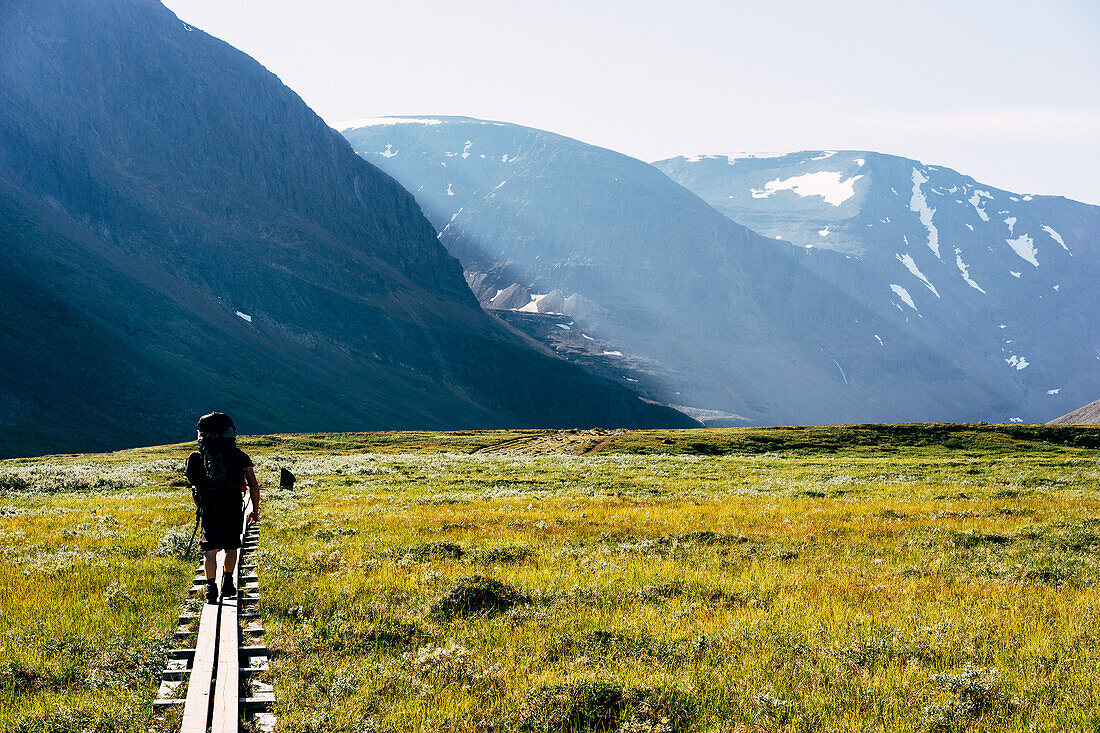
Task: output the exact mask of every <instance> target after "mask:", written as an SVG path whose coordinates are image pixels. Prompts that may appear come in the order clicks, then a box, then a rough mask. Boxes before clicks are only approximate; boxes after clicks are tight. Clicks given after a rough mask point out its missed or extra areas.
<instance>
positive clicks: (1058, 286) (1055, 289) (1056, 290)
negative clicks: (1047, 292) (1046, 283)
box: [1054, 284, 1062, 292]
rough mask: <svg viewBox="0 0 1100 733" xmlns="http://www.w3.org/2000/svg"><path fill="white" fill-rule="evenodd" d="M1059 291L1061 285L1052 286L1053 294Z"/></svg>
mask: <svg viewBox="0 0 1100 733" xmlns="http://www.w3.org/2000/svg"><path fill="white" fill-rule="evenodd" d="M1061 289H1062V285H1061V284H1058V285H1055V286H1054V291H1055V292H1058V291H1060V290H1061Z"/></svg>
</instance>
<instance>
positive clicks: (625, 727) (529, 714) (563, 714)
mask: <svg viewBox="0 0 1100 733" xmlns="http://www.w3.org/2000/svg"><path fill="white" fill-rule="evenodd" d="M694 711H695V704H694V702H693V701H692V700H691V699H690V698H689V697H688V696H687V695H686V694H685V693H683V692H681V691H680V690H656V689H652V688H631V689H626V688H623V686H622V685H619V684H618V683H615V682H609V681H602V680H584V681H578V682H569V683H565V684H557V685H547V686H544V687H543V688H541V689H540V690H537V691H536V692H534V693H533V694H532V695H531V696H530V697H528V699H527V701H526V702H525V703H524V704H523V706H522V708H521V709H520V727H521V728H523V729H524V730H531V731H538V732H539V733H566V732H568V733H572V732H573V731H610V730H619V731H621V732H624V733H625V732H626V731H629V732H630V733H641V732H642V731H645V732H647V733H674V732H675V731H680V730H684V729H686V728H688V727H689V725H690V723H691V720H692V717H693V716H694Z"/></svg>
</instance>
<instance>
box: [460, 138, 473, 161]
mask: <svg viewBox="0 0 1100 733" xmlns="http://www.w3.org/2000/svg"><path fill="white" fill-rule="evenodd" d="M472 146H473V143H472V142H471V141H469V140H467V141H466V144H465V145H464V146H462V158H463V160H465V159H466V158H469V157H470V148H471V147H472Z"/></svg>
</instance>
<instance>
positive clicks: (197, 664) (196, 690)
mask: <svg viewBox="0 0 1100 733" xmlns="http://www.w3.org/2000/svg"><path fill="white" fill-rule="evenodd" d="M223 562H224V559H223V558H222V557H221V555H219V557H218V569H217V575H215V576H214V577H216V578H218V580H219V581H220V580H221V570H222V567H223ZM219 610H220V609H219V607H218V605H217V604H214V603H207V604H205V605H203V607H202V614H201V616H200V617H199V633H198V638H197V639H196V640H195V657H194V661H193V662H192V664H191V679H190V680H189V681H188V683H187V698H186V702H185V703H184V706H183V720H182V721H181V722H180V733H206V730H207V727H208V724H209V721H210V694H211V691H210V687H211V682H212V680H213V678H214V659H215V655H216V649H215V643H216V641H217V635H218V611H219ZM234 666H236V665H234Z"/></svg>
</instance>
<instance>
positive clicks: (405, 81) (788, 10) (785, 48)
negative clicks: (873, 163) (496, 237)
mask: <svg viewBox="0 0 1100 733" xmlns="http://www.w3.org/2000/svg"><path fill="white" fill-rule="evenodd" d="M166 4H167V5H168V7H169V8H171V9H172V10H173V11H175V12H176V14H177V15H179V16H180V18H182V19H183V20H185V21H187V22H188V23H191V24H193V25H196V26H198V27H199V28H202V29H203V30H205V31H207V32H209V33H211V34H213V35H215V36H218V37H219V38H222V39H223V40H225V41H228V42H229V43H231V44H233V45H234V46H236V47H237V48H239V49H241V50H243V51H245V52H246V53H248V54H250V55H252V56H253V57H255V58H256V59H257V60H259V61H260V63H262V64H263V65H264V66H266V67H267V68H268V69H270V70H271V71H273V72H274V73H275V74H277V75H278V76H279V77H280V78H281V79H282V80H283V81H284V82H285V83H286V84H288V85H289V86H290V87H291V88H293V89H294V90H295V91H296V92H298V94H300V95H301V96H302V98H303V99H305V101H306V102H307V103H308V104H309V105H310V106H312V107H313V109H314V110H316V111H317V113H318V114H319V115H321V117H323V118H324V119H325V120H327V121H329V122H330V123H332V122H338V121H340V120H345V119H353V118H357V117H369V116H374V115H387V114H413V115H432V114H436V115H468V116H471V117H483V118H489V119H495V120H503V121H506V122H516V123H520V124H524V125H529V126H532V127H539V128H543V129H547V130H551V131H553V132H557V133H561V134H564V135H568V136H570V137H575V138H578V139H580V140H583V141H585V142H589V143H594V144H596V145H601V146H604V147H608V148H612V149H614V150H618V151H620V152H623V153H626V154H628V155H633V156H635V157H638V158H641V159H643V160H650V161H652V160H657V159H660V158H665V157H669V156H673V155H680V154H689V155H690V154H697V153H725V152H732V151H782V150H800V149H819V148H820V149H837V148H855V149H866V150H876V151H879V152H885V153H894V154H897V155H905V156H908V157H912V158H917V159H920V160H922V161H924V162H926V163H933V164H939V165H946V166H948V167H951V168H955V169H957V170H959V171H961V172H963V173H966V174H969V175H972V176H974V177H975V178H977V179H978V180H979V181H981V182H983V183H986V184H989V185H992V186H996V187H999V188H1005V189H1009V190H1012V191H1016V192H1020V193H1045V194H1061V195H1065V196H1068V197H1070V198H1075V199H1079V200H1083V201H1087V202H1089V203H1093V204H1100V40H1098V39H1100V1H1098V0H1048V1H1047V2H1034V0H1028V1H1027V2H1023V1H1020V0H989V1H985V0H981V1H975V0H931V1H925V2H922V1H921V0H909V1H908V2H897V1H894V0H830V1H829V2H822V1H819V0H802V1H798V2H796V1H794V0H753V1H752V2H736V1H727V2H692V1H691V0H682V1H681V2H654V1H651V0H621V1H619V0H615V1H612V0H583V1H581V0H557V1H556V2H546V1H545V0H542V1H540V2H533V1H528V0H477V1H474V2H462V1H461V0H392V1H391V2H385V3H381V2H372V1H369V0H310V1H308V2H305V1H302V0H296V1H292V0H231V1H228V2H227V0H166Z"/></svg>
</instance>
